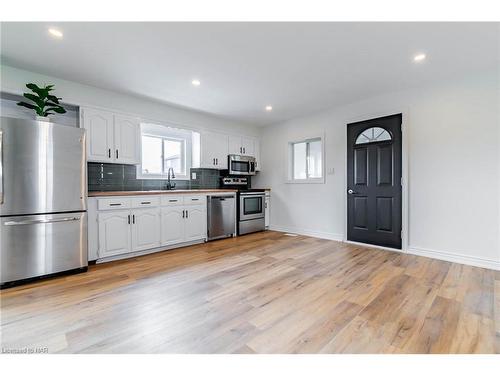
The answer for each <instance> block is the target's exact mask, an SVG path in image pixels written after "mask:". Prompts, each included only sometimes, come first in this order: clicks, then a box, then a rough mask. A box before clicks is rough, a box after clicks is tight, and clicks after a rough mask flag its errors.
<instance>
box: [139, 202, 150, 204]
mask: <svg viewBox="0 0 500 375" xmlns="http://www.w3.org/2000/svg"><path fill="white" fill-rule="evenodd" d="M141 204H151V202H141Z"/></svg>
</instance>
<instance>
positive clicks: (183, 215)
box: [182, 210, 186, 219]
mask: <svg viewBox="0 0 500 375" xmlns="http://www.w3.org/2000/svg"><path fill="white" fill-rule="evenodd" d="M185 217H186V210H182V218H183V219H184V218H185Z"/></svg>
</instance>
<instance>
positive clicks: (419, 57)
mask: <svg viewBox="0 0 500 375" xmlns="http://www.w3.org/2000/svg"><path fill="white" fill-rule="evenodd" d="M426 57H427V56H426V55H425V53H419V54H418V55H415V56H414V57H413V60H414V61H416V62H420V61H424V60H425V58H426Z"/></svg>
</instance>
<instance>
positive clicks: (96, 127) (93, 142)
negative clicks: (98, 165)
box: [81, 108, 114, 163]
mask: <svg viewBox="0 0 500 375" xmlns="http://www.w3.org/2000/svg"><path fill="white" fill-rule="evenodd" d="M81 113H82V124H83V127H84V128H85V129H86V130H87V159H88V160H89V161H98V162H106V163H110V162H112V161H113V156H114V155H113V154H112V152H113V150H112V149H114V145H113V114H112V113H111V112H106V111H100V110H94V109H90V108H84V109H82V111H81Z"/></svg>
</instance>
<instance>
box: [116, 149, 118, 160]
mask: <svg viewBox="0 0 500 375" xmlns="http://www.w3.org/2000/svg"><path fill="white" fill-rule="evenodd" d="M116 158H117V159H118V150H116Z"/></svg>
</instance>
